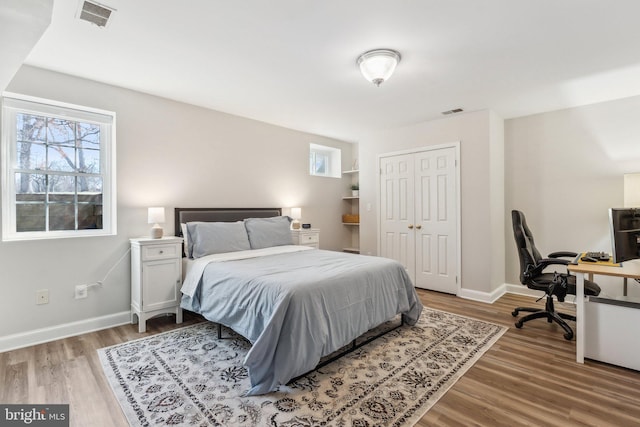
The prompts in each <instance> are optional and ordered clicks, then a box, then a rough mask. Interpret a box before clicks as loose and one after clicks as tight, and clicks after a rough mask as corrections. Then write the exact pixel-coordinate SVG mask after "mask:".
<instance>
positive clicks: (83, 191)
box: [2, 93, 116, 241]
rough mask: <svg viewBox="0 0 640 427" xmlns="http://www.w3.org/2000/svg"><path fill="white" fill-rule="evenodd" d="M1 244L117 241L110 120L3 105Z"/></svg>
mask: <svg viewBox="0 0 640 427" xmlns="http://www.w3.org/2000/svg"><path fill="white" fill-rule="evenodd" d="M2 158H3V162H2V168H3V170H2V240H4V241H7V240H28V239H43V238H58V237H77V236H97V235H114V234H116V202H115V200H116V197H115V190H116V187H115V113H113V112H109V111H102V110H96V109H92V108H86V107H80V106H76V105H70V104H64V103H60V102H55V101H49V100H44V99H39V98H33V97H26V96H21V95H14V94H6V93H5V94H4V97H3V100H2Z"/></svg>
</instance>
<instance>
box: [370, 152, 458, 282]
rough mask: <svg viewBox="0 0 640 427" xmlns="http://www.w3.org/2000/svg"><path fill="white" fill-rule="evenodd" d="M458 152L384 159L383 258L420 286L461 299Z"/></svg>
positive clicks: (382, 191)
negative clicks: (405, 271) (399, 264)
mask: <svg viewBox="0 0 640 427" xmlns="http://www.w3.org/2000/svg"><path fill="white" fill-rule="evenodd" d="M456 176H457V173H456V149H455V148H454V147H447V148H438V149H433V150H425V151H421V152H416V153H410V154H398V155H391V156H389V157H381V158H380V255H381V256H383V257H387V258H391V259H395V260H396V261H399V262H400V263H402V265H404V267H405V268H406V269H407V272H408V273H409V276H410V277H411V280H412V281H413V284H414V286H416V287H418V288H423V289H430V290H435V291H440V292H447V293H451V294H457V293H458V282H457V277H456V274H457V250H458V248H457V245H458V236H457V223H458V207H457V205H456V204H457V196H456V189H457V186H456Z"/></svg>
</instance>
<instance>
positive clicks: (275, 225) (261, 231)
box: [244, 216, 293, 249]
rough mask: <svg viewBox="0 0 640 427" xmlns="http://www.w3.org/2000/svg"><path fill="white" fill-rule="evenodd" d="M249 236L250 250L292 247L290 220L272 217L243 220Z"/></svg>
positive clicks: (284, 217) (286, 217)
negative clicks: (283, 246)
mask: <svg viewBox="0 0 640 427" xmlns="http://www.w3.org/2000/svg"><path fill="white" fill-rule="evenodd" d="M244 225H245V227H246V228H247V234H248V235H249V243H250V244H251V249H262V248H269V247H271V246H282V245H292V244H293V238H292V237H291V230H290V228H289V227H290V226H291V218H289V217H288V216H274V217H272V218H248V219H245V220H244Z"/></svg>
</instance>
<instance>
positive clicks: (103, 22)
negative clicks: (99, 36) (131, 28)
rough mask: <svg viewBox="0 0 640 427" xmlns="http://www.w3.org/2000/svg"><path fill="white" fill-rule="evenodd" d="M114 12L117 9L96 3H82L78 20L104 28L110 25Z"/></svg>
mask: <svg viewBox="0 0 640 427" xmlns="http://www.w3.org/2000/svg"><path fill="white" fill-rule="evenodd" d="M112 12H115V9H111V8H109V7H107V6H105V5H102V4H99V3H95V2H90V1H82V2H81V6H80V9H79V10H78V18H80V19H81V20H83V21H87V22H90V23H92V24H94V25H97V26H98V27H101V28H104V27H106V26H107V24H108V23H109V18H110V17H111V13H112Z"/></svg>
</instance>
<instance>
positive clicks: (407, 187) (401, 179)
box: [380, 154, 415, 283]
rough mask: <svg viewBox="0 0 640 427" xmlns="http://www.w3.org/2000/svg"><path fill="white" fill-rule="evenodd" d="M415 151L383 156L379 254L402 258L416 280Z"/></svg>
mask: <svg viewBox="0 0 640 427" xmlns="http://www.w3.org/2000/svg"><path fill="white" fill-rule="evenodd" d="M414 182H415V181H414V157H413V154H406V155H399V156H393V157H383V158H381V159H380V222H381V230H380V255H381V256H383V257H387V258H391V259H395V260H396V261H399V262H400V263H401V264H402V265H404V266H405V268H406V269H407V271H408V273H409V276H411V280H413V281H414V283H415V274H414V272H415V227H414V223H413V219H414V191H415V189H414Z"/></svg>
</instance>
